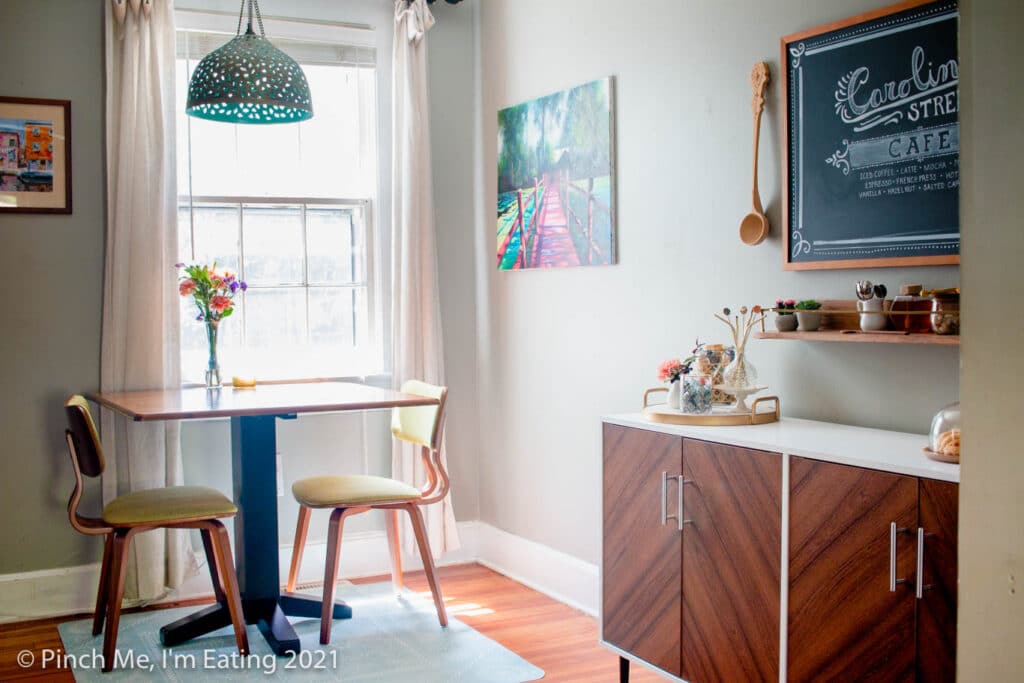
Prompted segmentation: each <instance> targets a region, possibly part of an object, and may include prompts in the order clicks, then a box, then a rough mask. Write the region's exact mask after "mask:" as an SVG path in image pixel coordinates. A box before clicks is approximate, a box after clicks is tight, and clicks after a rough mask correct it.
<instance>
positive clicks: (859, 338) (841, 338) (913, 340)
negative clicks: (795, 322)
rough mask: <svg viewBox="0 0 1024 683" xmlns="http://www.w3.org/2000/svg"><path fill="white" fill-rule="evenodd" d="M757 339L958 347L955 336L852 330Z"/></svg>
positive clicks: (758, 334)
mask: <svg viewBox="0 0 1024 683" xmlns="http://www.w3.org/2000/svg"><path fill="white" fill-rule="evenodd" d="M754 336H756V337H757V338H758V339H796V340H797V341H816V342H853V343H858V342H859V343H862V344H864V343H870V344H932V345H936V346H960V336H959V335H956V334H948V335H946V334H900V333H898V332H855V331H853V330H816V331H814V332H802V331H800V330H797V331H796V332H755V333H754Z"/></svg>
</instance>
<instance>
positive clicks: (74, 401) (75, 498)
mask: <svg viewBox="0 0 1024 683" xmlns="http://www.w3.org/2000/svg"><path fill="white" fill-rule="evenodd" d="M64 413H65V414H66V415H67V418H68V428H67V429H66V430H65V431H64V438H65V441H67V445H68V455H70V456H71V466H72V468H74V471H75V488H74V490H73V491H72V492H71V498H70V499H69V500H68V519H69V520H71V526H72V527H74V528H75V529H76V530H78V531H80V532H81V533H83V534H103V533H106V532H107V531H109V530H110V529H109V527H108V526H107V525H106V524H104V523H103V520H101V519H93V518H90V517H83V516H81V515H79V514H78V503H79V501H80V500H81V499H82V475H83V474H84V475H85V476H87V477H98V476H100V475H101V474H103V470H104V469H105V467H106V461H105V460H104V458H103V446H102V444H100V437H99V433H98V432H97V431H96V423H95V422H93V421H92V414H91V413H90V412H89V403H88V402H87V401H86V400H85V397H84V396H79V395H77V394H76V395H74V396H71V397H70V398H68V400H67V401H65V402H64Z"/></svg>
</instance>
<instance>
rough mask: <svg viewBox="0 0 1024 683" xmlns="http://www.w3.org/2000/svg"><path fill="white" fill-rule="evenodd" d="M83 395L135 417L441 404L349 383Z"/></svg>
mask: <svg viewBox="0 0 1024 683" xmlns="http://www.w3.org/2000/svg"><path fill="white" fill-rule="evenodd" d="M85 397H86V398H88V399H89V400H90V401H94V402H96V403H98V404H100V405H101V406H103V407H104V408H109V409H110V410H113V411H115V412H118V413H121V414H122V415H125V416H127V417H130V418H131V419H132V420H135V421H136V422H148V421H152V420H189V419H198V418H211V417H238V416H243V415H288V414H298V413H325V412H337V411H345V410H378V409H383V408H395V407H399V406H430V405H438V403H439V401H438V400H437V399H435V398H429V397H426V396H416V395H413V394H403V393H401V392H398V391H391V390H390V389H381V388H379V387H371V386H367V385H364V384H353V383H351V382H300V383H295V384H260V385H257V386H256V387H255V388H252V389H234V388H231V387H224V388H222V389H219V390H215V391H210V390H208V389H205V388H189V389H155V390H153V391H122V392H95V391H94V392H87V393H85Z"/></svg>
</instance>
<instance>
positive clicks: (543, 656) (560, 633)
mask: <svg viewBox="0 0 1024 683" xmlns="http://www.w3.org/2000/svg"><path fill="white" fill-rule="evenodd" d="M438 571H439V573H440V575H441V580H442V582H443V583H444V586H445V604H447V606H448V610H449V612H451V614H452V616H455V617H457V618H458V619H460V620H461V621H464V622H465V623H467V624H469V625H470V626H472V627H473V628H475V629H477V630H478V631H480V632H481V633H483V634H484V635H486V636H488V637H489V638H493V639H494V640H496V641H498V642H499V643H501V644H502V645H504V646H505V647H507V648H509V649H510V650H512V651H513V652H515V653H517V654H519V655H520V656H522V657H524V658H525V659H527V660H528V661H529V662H531V663H533V664H535V665H537V666H539V667H540V668H542V669H544V671H545V676H544V678H543V681H544V683H547V682H548V681H556V682H557V683H595V682H598V681H614V680H616V676H617V675H618V666H619V665H618V657H617V656H616V655H615V654H613V653H612V652H609V651H608V650H607V649H605V648H604V647H602V646H601V645H599V644H598V640H597V638H598V635H597V630H598V629H597V621H596V620H595V619H594V618H592V617H589V616H587V615H585V614H583V613H582V612H580V611H578V610H575V609H573V608H572V607H569V606H568V605H564V604H562V603H560V602H557V601H555V600H552V599H551V598H549V597H547V596H546V595H542V594H541V593H538V592H537V591H535V590H532V589H530V588H527V587H526V586H524V585H522V584H520V583H516V582H515V581H513V580H512V579H509V578H506V577H504V576H502V575H500V574H497V573H495V572H494V571H492V570H490V569H487V568H485V567H482V566H480V565H478V564H464V565H457V566H450V567H440V568H439V569H438ZM388 579H389V577H388V576H379V577H371V578H367V579H357V580H355V583H373V582H379V581H387V580H388ZM405 579H406V585H407V587H408V588H409V589H410V590H414V591H418V592H424V594H425V592H426V591H427V590H429V588H428V586H427V581H426V577H424V575H423V573H422V572H407V573H406V574H405ZM210 602H211V601H210V600H209V599H207V600H189V601H183V602H177V603H171V604H168V605H161V606H159V607H147V608H145V611H150V610H154V609H162V608H172V607H183V606H198V605H203V604H210ZM138 611H141V610H139V609H137V608H136V609H126V610H125V613H129V612H138ZM87 616H88V615H85V614H83V615H79V616H78V617H69V618H66V619H45V620H39V621H33V622H23V623H20V624H0V681H22V680H29V681H33V683H34V682H35V681H43V680H46V681H55V682H60V683H64V682H69V683H73V681H74V678H73V677H72V675H71V673H70V672H69V671H68V670H67V669H59V670H54V669H53V668H52V667H50V668H49V669H47V670H46V671H43V670H42V669H41V668H40V665H39V662H40V654H41V653H42V651H43V650H44V649H50V650H56V649H57V648H60V647H62V645H61V641H60V636H59V635H58V634H57V624H59V623H61V622H62V621H67V620H69V619H72V618H84V617H87ZM356 618H358V616H357V617H356ZM23 649H28V650H30V651H32V652H33V653H34V654H35V655H36V656H35V661H36V663H35V665H34V666H33V667H31V668H28V669H22V668H20V667H18V665H17V663H16V661H15V657H16V656H17V654H18V652H20V651H21V650H23ZM630 680H631V681H632V682H633V683H659V682H661V683H663V682H664V679H663V678H662V677H660V676H658V675H657V674H655V673H652V672H650V671H648V670H647V669H645V668H643V667H640V666H633V671H632V674H631V676H630Z"/></svg>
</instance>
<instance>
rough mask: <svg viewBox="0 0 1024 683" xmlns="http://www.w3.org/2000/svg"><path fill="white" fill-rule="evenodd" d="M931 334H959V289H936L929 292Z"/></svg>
mask: <svg viewBox="0 0 1024 683" xmlns="http://www.w3.org/2000/svg"><path fill="white" fill-rule="evenodd" d="M931 299H932V315H931V324H932V332H934V333H935V334H960V289H959V288H956V287H954V288H952V289H937V290H935V291H934V292H931Z"/></svg>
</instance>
